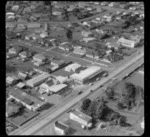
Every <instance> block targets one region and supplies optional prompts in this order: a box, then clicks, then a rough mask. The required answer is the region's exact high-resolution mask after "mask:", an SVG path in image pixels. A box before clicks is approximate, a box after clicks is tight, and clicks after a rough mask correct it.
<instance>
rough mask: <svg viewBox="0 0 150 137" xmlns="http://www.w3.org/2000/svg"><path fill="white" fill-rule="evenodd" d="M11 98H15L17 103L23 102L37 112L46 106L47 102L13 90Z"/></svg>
mask: <svg viewBox="0 0 150 137" xmlns="http://www.w3.org/2000/svg"><path fill="white" fill-rule="evenodd" d="M10 98H14V99H15V100H16V101H18V102H21V103H22V104H23V105H24V106H25V107H26V108H28V109H29V110H33V111H36V110H37V109H38V108H40V107H41V106H43V105H44V104H45V102H43V101H40V100H38V99H36V98H34V97H33V96H30V95H28V94H26V93H25V92H23V91H21V90H19V89H16V90H12V91H11V94H10Z"/></svg>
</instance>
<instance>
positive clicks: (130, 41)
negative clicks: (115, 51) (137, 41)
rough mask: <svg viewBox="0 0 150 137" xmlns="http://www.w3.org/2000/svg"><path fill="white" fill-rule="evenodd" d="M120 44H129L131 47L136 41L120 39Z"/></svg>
mask: <svg viewBox="0 0 150 137" xmlns="http://www.w3.org/2000/svg"><path fill="white" fill-rule="evenodd" d="M118 42H120V43H125V44H127V45H131V44H132V43H133V42H134V41H132V40H128V39H125V38H123V37H122V38H120V39H119V40H118Z"/></svg>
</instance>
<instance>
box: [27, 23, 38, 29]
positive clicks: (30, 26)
mask: <svg viewBox="0 0 150 137" xmlns="http://www.w3.org/2000/svg"><path fill="white" fill-rule="evenodd" d="M27 27H28V29H30V28H31V29H32V28H33V29H38V28H40V27H41V24H40V23H29V24H28V25H27Z"/></svg>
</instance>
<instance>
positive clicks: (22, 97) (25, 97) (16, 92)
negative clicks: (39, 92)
mask: <svg viewBox="0 0 150 137" xmlns="http://www.w3.org/2000/svg"><path fill="white" fill-rule="evenodd" d="M11 95H12V96H14V97H16V98H17V99H19V100H20V101H22V102H24V103H26V104H28V105H32V104H33V103H34V102H33V101H32V100H31V99H29V98H28V95H27V94H26V93H25V92H23V91H21V90H19V89H17V90H12V91H11Z"/></svg>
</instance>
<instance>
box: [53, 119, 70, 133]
mask: <svg viewBox="0 0 150 137" xmlns="http://www.w3.org/2000/svg"><path fill="white" fill-rule="evenodd" d="M54 129H55V131H56V133H57V134H58V135H66V134H67V130H68V129H69V126H68V125H66V124H64V123H61V122H58V121H56V122H55V126H54Z"/></svg>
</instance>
